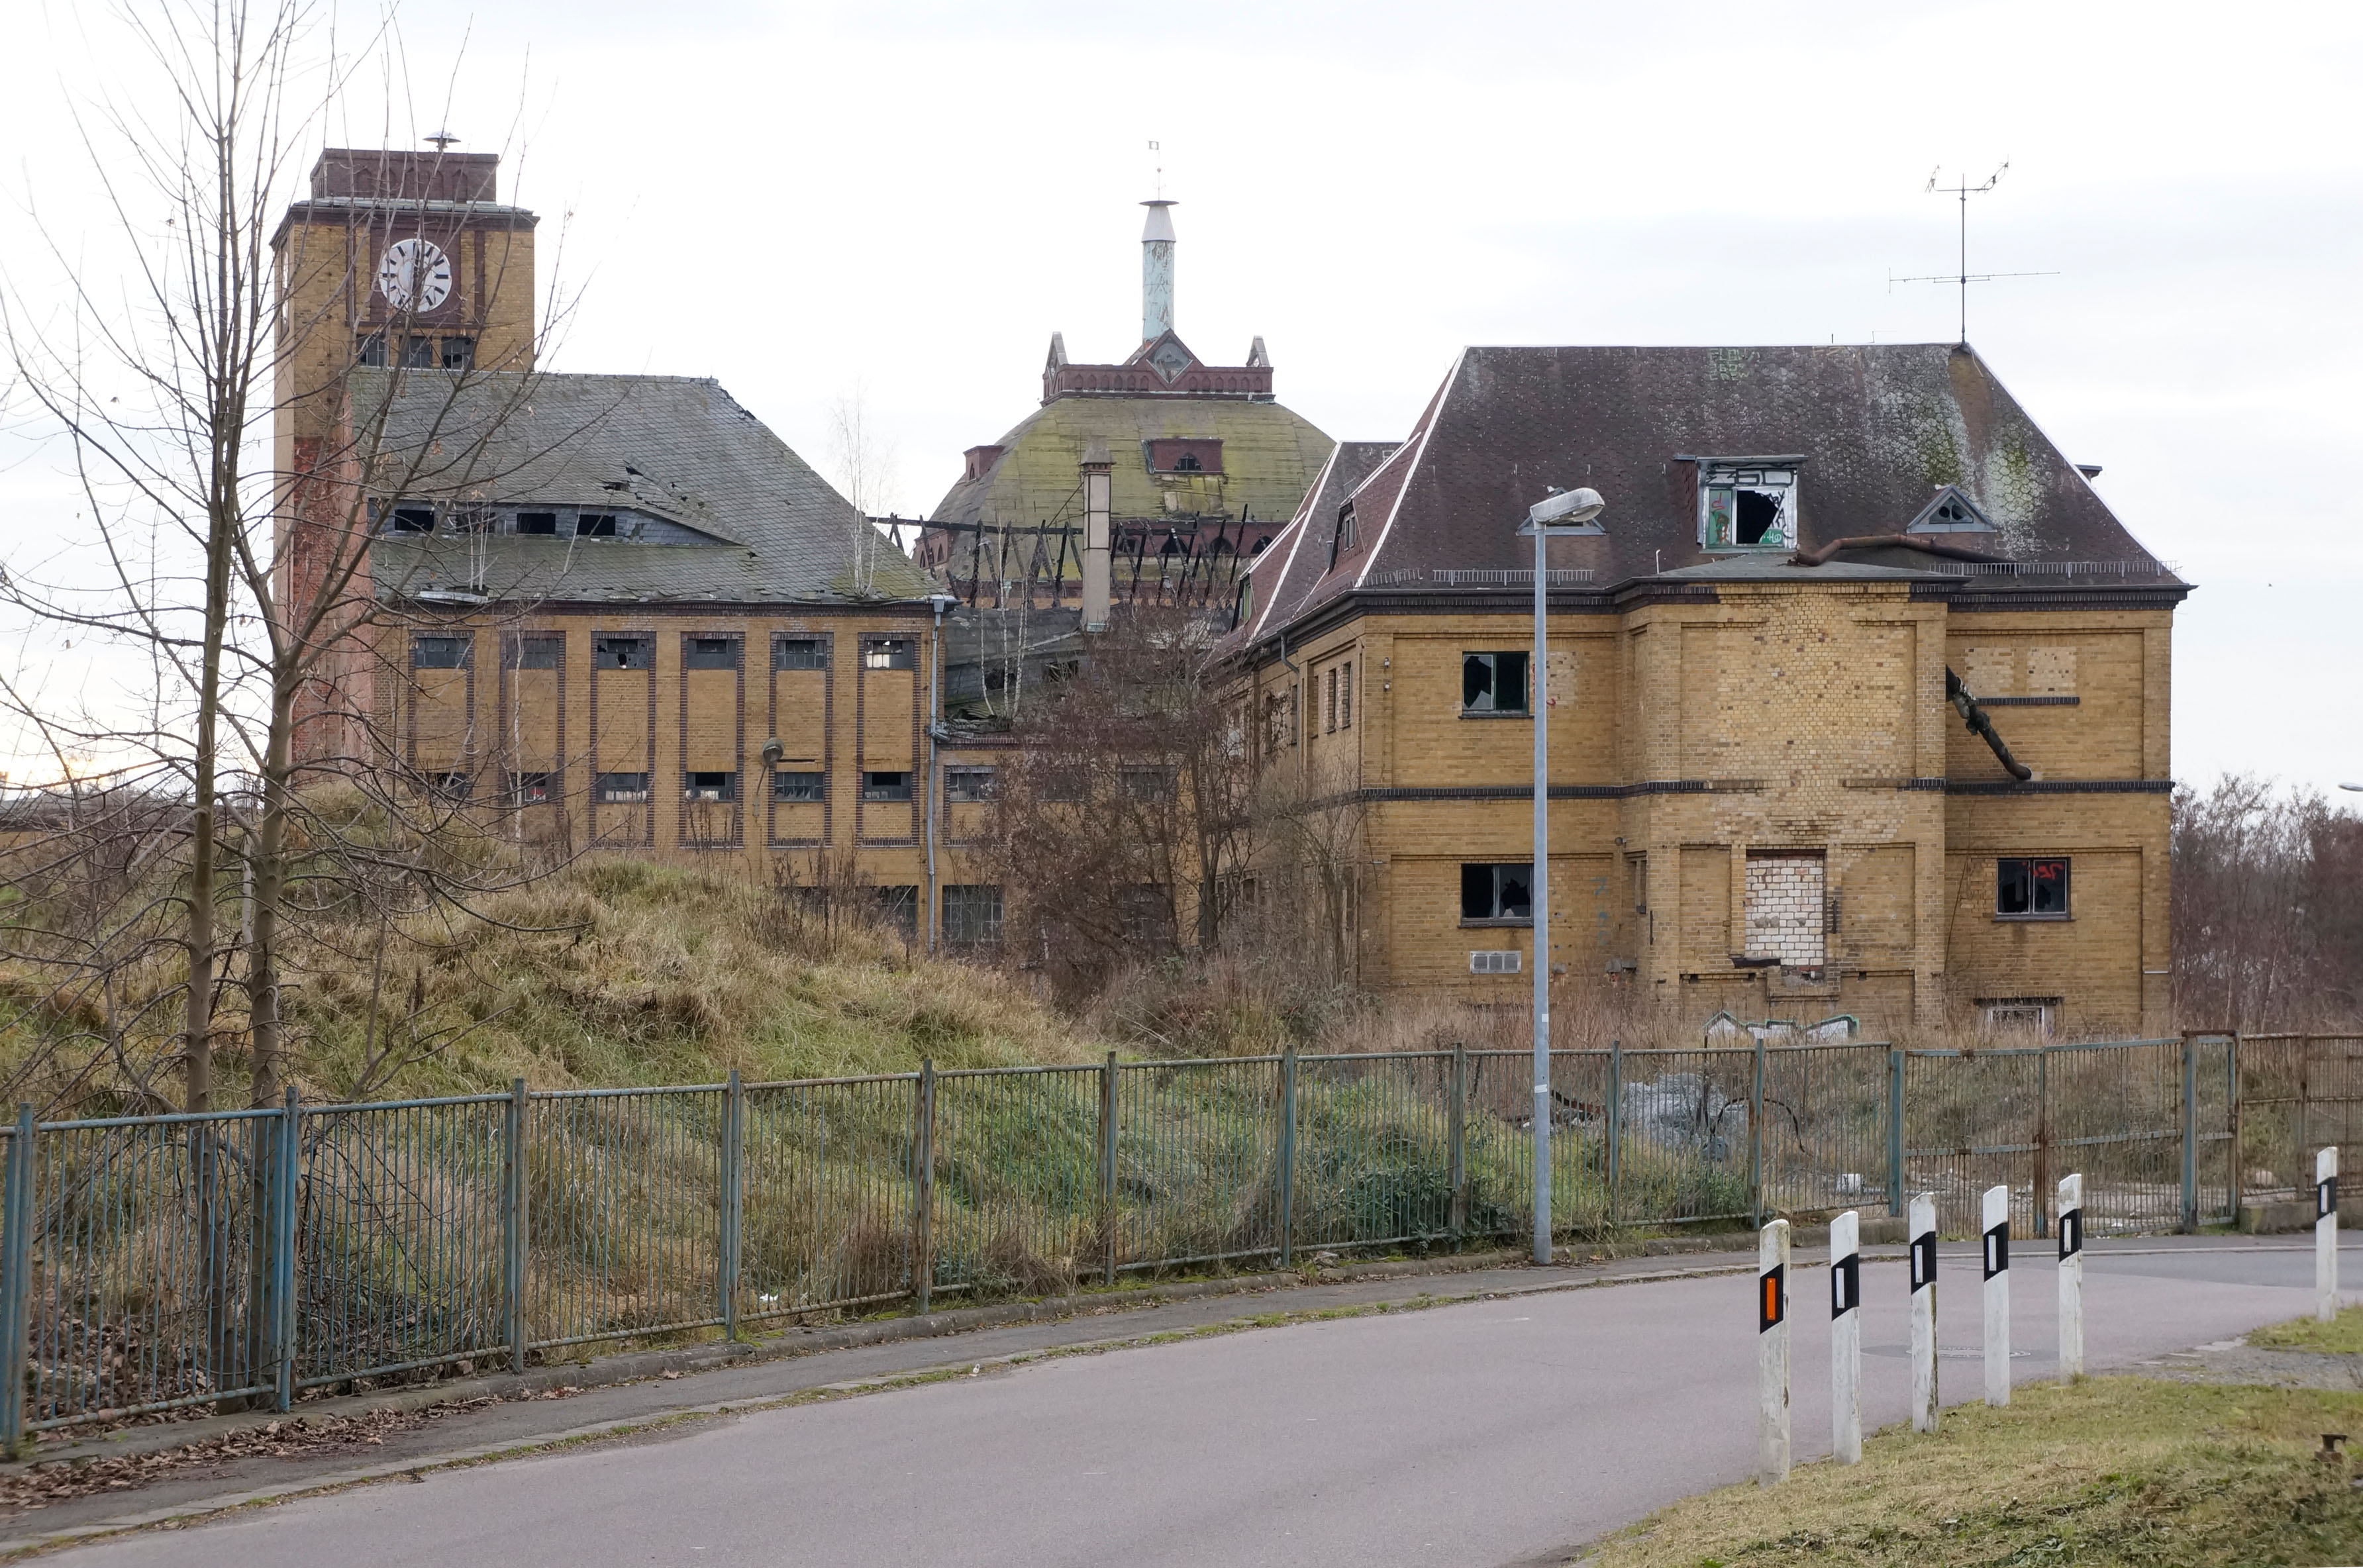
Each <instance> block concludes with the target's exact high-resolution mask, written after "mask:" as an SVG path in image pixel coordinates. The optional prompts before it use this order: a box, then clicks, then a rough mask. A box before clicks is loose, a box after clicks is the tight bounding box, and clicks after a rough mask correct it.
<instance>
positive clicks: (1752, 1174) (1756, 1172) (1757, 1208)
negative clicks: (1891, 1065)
mask: <svg viewBox="0 0 2363 1568" xmlns="http://www.w3.org/2000/svg"><path fill="white" fill-rule="evenodd" d="M1747 1209H1748V1219H1747V1222H1748V1224H1750V1225H1751V1226H1753V1227H1755V1228H1756V1229H1757V1230H1759V1231H1760V1230H1762V1229H1763V1228H1764V1036H1762V1035H1761V1034H1759V1035H1758V1036H1757V1037H1756V1082H1755V1085H1754V1087H1753V1088H1750V1089H1749V1090H1748V1091H1747ZM1787 1473H1788V1472H1787V1470H1786V1469H1785V1468H1784V1469H1783V1470H1782V1472H1781V1474H1787Z"/></svg>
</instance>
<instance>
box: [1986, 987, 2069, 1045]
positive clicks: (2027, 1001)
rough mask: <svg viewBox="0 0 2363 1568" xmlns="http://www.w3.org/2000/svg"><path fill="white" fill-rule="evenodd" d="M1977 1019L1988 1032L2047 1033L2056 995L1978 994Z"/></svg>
mask: <svg viewBox="0 0 2363 1568" xmlns="http://www.w3.org/2000/svg"><path fill="white" fill-rule="evenodd" d="M1977 1007H1978V1023H1979V1025H1980V1028H1982V1029H1983V1030H1985V1031H1986V1032H1988V1033H1991V1034H2032V1035H2034V1036H2035V1037H2036V1039H2038V1040H2047V1039H2049V1038H2050V1036H2051V1021H2052V1017H2053V1015H2054V1014H2055V1013H2057V1012H2058V1008H2059V999H2058V997H1980V998H1979V999H1978V1001H1977Z"/></svg>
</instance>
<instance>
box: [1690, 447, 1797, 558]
mask: <svg viewBox="0 0 2363 1568" xmlns="http://www.w3.org/2000/svg"><path fill="white" fill-rule="evenodd" d="M1800 467H1801V464H1800V463H1799V462H1798V461H1795V460H1791V459H1787V458H1781V459H1770V458H1757V459H1753V460H1742V459H1737V458H1727V459H1715V458H1703V459H1701V460H1700V462H1699V470H1698V543H1699V547H1700V548H1701V549H1703V550H1709V551H1713V552H1715V553H1718V554H1724V553H1728V554H1735V555H1745V554H1748V553H1750V552H1756V551H1768V550H1793V549H1795V548H1796V547H1797V523H1798V499H1797V498H1798V493H1799V490H1800V481H1801V479H1802V475H1801V474H1800V472H1799V469H1800ZM1742 491H1749V492H1753V493H1756V494H1759V495H1766V496H1769V497H1772V498H1773V501H1772V504H1773V517H1772V520H1773V527H1772V529H1770V530H1768V531H1767V532H1766V533H1765V534H1764V535H1763V536H1761V537H1759V538H1758V539H1754V540H1743V539H1741V538H1740V537H1739V529H1740V511H1741V502H1740V499H1739V498H1740V494H1741V492H1742ZM1718 496H1722V497H1724V498H1725V500H1724V503H1723V506H1722V509H1721V511H1720V515H1719V517H1718V508H1717V504H1716V500H1717V497H1718Z"/></svg>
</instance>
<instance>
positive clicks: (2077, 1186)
mask: <svg viewBox="0 0 2363 1568" xmlns="http://www.w3.org/2000/svg"><path fill="white" fill-rule="evenodd" d="M2083 1375H2084V1178H2083V1176H2081V1175H2077V1176H2061V1177H2060V1178H2059V1377H2060V1380H2061V1381H2062V1382H2069V1383H2072V1382H2074V1381H2075V1380H2076V1379H2077V1378H2079V1377H2081V1376H2083Z"/></svg>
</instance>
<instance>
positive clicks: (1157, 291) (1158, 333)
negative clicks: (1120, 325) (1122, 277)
mask: <svg viewBox="0 0 2363 1568" xmlns="http://www.w3.org/2000/svg"><path fill="white" fill-rule="evenodd" d="M1141 205H1142V206H1144V207H1147V208H1148V223H1147V224H1146V225H1145V226H1143V227H1142V228H1141V231H1140V340H1141V341H1142V342H1143V343H1153V342H1155V341H1156V340H1157V339H1158V338H1159V337H1163V336H1164V335H1165V334H1166V333H1169V332H1170V331H1172V330H1173V219H1172V216H1171V215H1170V214H1168V213H1167V212H1166V210H1165V209H1166V208H1168V207H1170V206H1172V205H1173V203H1171V202H1169V201H1166V200H1165V199H1163V198H1162V197H1159V199H1158V200H1156V201H1153V202H1143V203H1141Z"/></svg>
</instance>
